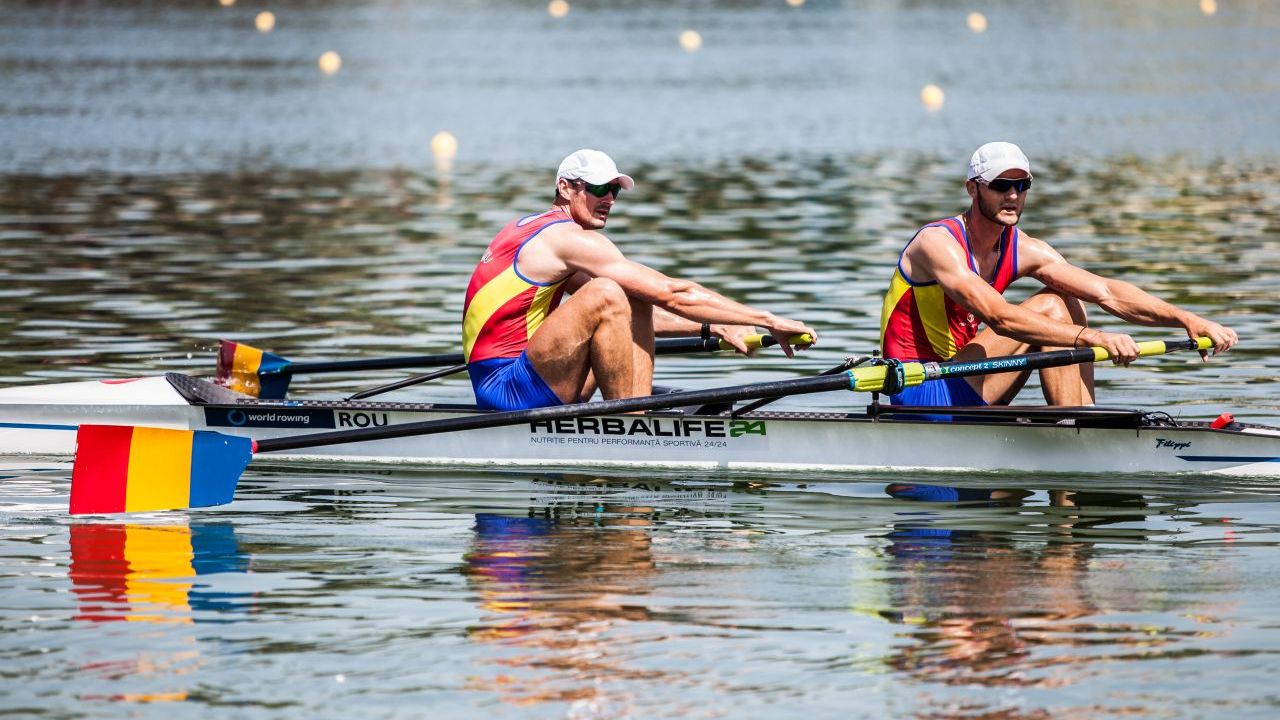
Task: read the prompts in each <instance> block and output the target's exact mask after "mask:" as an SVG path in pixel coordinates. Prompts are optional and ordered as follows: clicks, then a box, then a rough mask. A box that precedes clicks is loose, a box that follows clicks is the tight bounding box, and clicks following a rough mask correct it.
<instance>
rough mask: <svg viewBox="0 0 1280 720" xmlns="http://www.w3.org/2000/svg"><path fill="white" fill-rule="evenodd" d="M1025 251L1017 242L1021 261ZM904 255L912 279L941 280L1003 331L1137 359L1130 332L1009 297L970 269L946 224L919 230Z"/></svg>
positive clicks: (963, 303)
mask: <svg viewBox="0 0 1280 720" xmlns="http://www.w3.org/2000/svg"><path fill="white" fill-rule="evenodd" d="M1021 250H1022V247H1021V243H1019V253H1018V254H1019V261H1020V262H1021V260H1022V252H1021ZM906 259H907V260H909V262H910V274H911V277H912V278H913V279H914V280H916V281H917V282H920V281H925V280H929V279H933V280H937V281H938V284H939V285H941V286H942V290H943V292H945V293H946V294H947V295H948V296H949V297H950V298H951V299H952V300H954V301H955V302H957V303H959V304H960V306H961V307H963V308H965V309H967V310H968V311H969V312H971V313H973V314H974V315H975V316H976V317H977V318H978V319H979V320H981V321H982V322H984V323H986V324H987V326H988V327H990V328H991V329H992V330H994V331H995V332H996V333H997V334H999V335H1003V336H1004V337H1009V338H1013V339H1015V340H1020V341H1022V342H1025V343H1029V344H1031V345H1044V346H1050V347H1085V346H1089V345H1098V346H1101V347H1104V348H1106V349H1107V352H1108V354H1110V355H1111V357H1112V359H1113V360H1114V361H1115V362H1117V363H1129V362H1132V361H1134V360H1136V359H1137V357H1138V344H1137V343H1136V342H1134V341H1133V338H1131V337H1129V336H1128V335H1123V334H1119V333H1107V332H1102V331H1101V330H1097V329H1095V328H1087V327H1082V326H1080V325H1073V324H1069V323H1062V322H1058V321H1056V320H1053V319H1052V318H1049V317H1046V316H1044V315H1041V314H1040V313H1037V312H1033V311H1031V310H1027V309H1026V308H1023V307H1021V306H1019V305H1014V304H1013V303H1011V302H1009V301H1008V300H1005V299H1004V296H1003V295H1001V294H1000V293H998V292H996V291H995V289H993V288H992V287H991V286H990V285H989V284H987V282H986V281H984V280H983V279H982V278H980V277H978V275H976V274H974V272H973V271H972V270H970V269H969V263H968V258H966V257H965V255H964V252H963V251H962V250H961V248H960V246H959V245H958V244H957V243H956V242H955V240H954V239H952V237H951V235H950V233H948V232H947V231H946V230H944V229H942V228H927V229H925V230H923V231H921V233H920V234H919V235H918V236H917V237H916V239H915V241H914V242H912V243H911V246H910V247H909V248H908V249H907V257H906Z"/></svg>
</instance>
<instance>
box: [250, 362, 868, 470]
mask: <svg viewBox="0 0 1280 720" xmlns="http://www.w3.org/2000/svg"><path fill="white" fill-rule="evenodd" d="M848 389H850V388H849V373H848V372H844V373H840V374H839V375H827V376H822V375H819V376H817V377H807V378H797V379H794V380H779V381H776V382H765V383H755V384H752V385H736V386H733V387H728V388H708V389H706V390H688V391H685V392H676V393H667V394H665V395H646V396H644V397H633V398H621V399H618V400H605V401H602V402H594V403H577V404H573V405H556V406H554V407H544V408H535V409H533V410H512V411H509V412H496V413H481V414H477V415H467V416H464V417H458V418H445V419H442V420H424V421H421V422H416V423H405V424H403V425H390V426H387V427H370V428H359V429H356V430H339V431H335V432H326V433H315V434H312V435H296V436H292V437H282V438H268V439H265V440H259V441H258V444H257V451H258V452H273V451H277V450H297V449H300V448H309V447H321V446H324V445H337V444H341V443H348V442H362V441H367V440H387V439H390V438H399V437H409V436H413V435H434V434H437V433H447V432H456V431H459V430H476V429H480V428H489V427H504V426H508V425H520V424H522V423H526V422H539V421H543V420H559V419H561V418H570V417H578V416H584V415H618V414H622V413H630V412H639V411H643V410H661V409H665V408H673V407H684V406H686V405H705V404H707V403H713V402H732V401H734V400H745V399H748V398H764V397H782V396H784V395H804V394H809V393H817V392H827V391H830V390H848Z"/></svg>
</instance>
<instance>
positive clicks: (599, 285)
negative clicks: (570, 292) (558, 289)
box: [575, 277, 630, 306]
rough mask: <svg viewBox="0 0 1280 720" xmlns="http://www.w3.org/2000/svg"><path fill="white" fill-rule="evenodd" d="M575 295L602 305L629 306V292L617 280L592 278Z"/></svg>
mask: <svg viewBox="0 0 1280 720" xmlns="http://www.w3.org/2000/svg"><path fill="white" fill-rule="evenodd" d="M575 295H585V296H586V297H589V298H591V299H592V300H595V301H596V302H598V303H600V304H601V305H604V306H608V305H629V304H630V303H629V302H628V298H627V291H626V290H623V289H622V286H621V285H619V284H618V283H617V281H616V280H610V279H609V278H599V277H598V278H591V279H590V280H588V281H587V282H586V284H584V285H583V286H582V287H581V288H579V289H578V292H577V293H575Z"/></svg>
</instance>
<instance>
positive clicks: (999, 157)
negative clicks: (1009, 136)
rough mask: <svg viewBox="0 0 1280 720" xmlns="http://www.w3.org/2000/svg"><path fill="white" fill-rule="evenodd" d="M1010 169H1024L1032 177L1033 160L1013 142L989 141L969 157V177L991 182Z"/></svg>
mask: <svg viewBox="0 0 1280 720" xmlns="http://www.w3.org/2000/svg"><path fill="white" fill-rule="evenodd" d="M1009 170H1022V171H1024V172H1026V173H1027V177H1031V162H1030V161H1028V160H1027V156H1026V155H1024V154H1023V152H1022V148H1020V147H1018V146H1017V145H1014V144H1013V143H1011V142H989V143H987V144H986V145H983V146H982V147H980V148H978V149H977V150H974V151H973V157H971V158H969V179H970V180H974V179H977V178H982V181H983V182H991V181H992V180H995V179H996V178H998V177H1000V175H1001V174H1003V173H1005V172H1008V171H1009Z"/></svg>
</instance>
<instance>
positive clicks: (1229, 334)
mask: <svg viewBox="0 0 1280 720" xmlns="http://www.w3.org/2000/svg"><path fill="white" fill-rule="evenodd" d="M1023 239H1024V240H1025V241H1027V242H1025V243H1020V244H1019V251H1020V252H1019V257H1020V260H1022V261H1023V262H1026V263H1028V266H1027V271H1028V272H1027V274H1028V275H1031V276H1032V277H1034V278H1035V279H1037V280H1039V281H1040V282H1042V283H1044V284H1045V286H1047V287H1050V288H1053V289H1054V290H1057V291H1058V292H1060V293H1063V294H1065V295H1072V296H1074V297H1077V298H1080V299H1081V300H1084V301H1086V302H1091V303H1095V304H1097V305H1098V306H1099V307H1101V308H1102V309H1103V310H1106V311H1107V312H1108V313H1110V314H1112V315H1115V316H1116V317H1118V318H1121V319H1123V320H1127V321H1129V322H1131V323H1137V324H1139V325H1148V326H1153V327H1180V328H1183V329H1184V330H1186V333H1187V336H1188V337H1191V338H1196V337H1201V336H1203V337H1207V338H1209V339H1210V340H1212V341H1213V353H1214V354H1215V355H1217V354H1218V353H1220V352H1226V351H1227V350H1230V349H1231V347H1232V346H1233V345H1235V344H1236V342H1238V341H1239V338H1238V337H1237V336H1236V333H1235V331H1234V330H1232V329H1231V328H1228V327H1224V326H1222V325H1219V324H1218V323H1216V322H1213V321H1211V320H1206V319H1205V318H1202V317H1200V316H1199V315H1196V314H1195V313H1193V312H1190V311H1188V310H1183V309H1182V308H1179V307H1177V306H1176V305H1173V304H1171V303H1168V302H1165V301H1164V300H1161V299H1160V298H1158V297H1156V296H1154V295H1152V294H1150V293H1148V292H1146V291H1145V290H1143V289H1141V288H1139V287H1138V286H1136V285H1134V284H1132V283H1128V282H1125V281H1123V280H1113V279H1111V278H1104V277H1102V276H1100V275H1096V274H1094V273H1091V272H1089V271H1088V270H1085V269H1084V268H1080V267H1076V266H1075V265H1072V264H1071V263H1069V262H1067V261H1066V259H1065V258H1063V257H1062V255H1061V254H1060V253H1059V252H1058V251H1057V250H1054V249H1053V248H1052V247H1050V246H1049V245H1048V244H1047V243H1045V242H1043V241H1041V240H1036V239H1035V238H1028V237H1026V236H1025V235H1024V236H1023Z"/></svg>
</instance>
